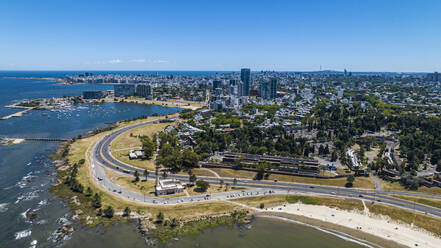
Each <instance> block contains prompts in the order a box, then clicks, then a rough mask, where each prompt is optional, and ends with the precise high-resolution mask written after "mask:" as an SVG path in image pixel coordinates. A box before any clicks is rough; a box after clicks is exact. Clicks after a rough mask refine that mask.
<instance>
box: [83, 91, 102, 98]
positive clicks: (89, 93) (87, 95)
mask: <svg viewBox="0 0 441 248" xmlns="http://www.w3.org/2000/svg"><path fill="white" fill-rule="evenodd" d="M104 97H106V91H98V90H95V91H83V99H101V98H104Z"/></svg>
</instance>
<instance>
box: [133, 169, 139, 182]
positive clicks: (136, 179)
mask: <svg viewBox="0 0 441 248" xmlns="http://www.w3.org/2000/svg"><path fill="white" fill-rule="evenodd" d="M133 175H134V176H135V180H134V181H133V182H139V172H138V171H135V172H134V173H133Z"/></svg>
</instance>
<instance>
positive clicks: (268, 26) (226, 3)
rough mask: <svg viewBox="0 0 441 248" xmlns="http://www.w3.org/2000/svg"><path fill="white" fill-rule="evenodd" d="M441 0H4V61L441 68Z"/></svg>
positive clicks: (46, 65)
mask: <svg viewBox="0 0 441 248" xmlns="http://www.w3.org/2000/svg"><path fill="white" fill-rule="evenodd" d="M440 14H441V1H435V0H433V1H432V0H363V1H362V0H334V1H330V0H329V1H319V0H308V1H306V0H305V1H294V0H291V1H282V0H270V1H259V0H254V1H246V0H243V1H240V0H236V1H230V0H223V1H215V0H210V1H209V0H206V1H193V0H185V1H184V0H180V1H179V0H176V1H168V0H162V1H159V0H158V1H148V0H145V1H111V0H106V1H93V0H89V1H83V0H75V1H68V0H53V1H47V0H39V1H35V0H29V1H24V0H1V1H0V70H239V68H241V67H249V68H251V69H252V70H288V71H304V70H319V69H320V66H321V67H322V69H335V70H343V69H344V68H347V69H348V70H351V71H414V72H418V71H441V16H440Z"/></svg>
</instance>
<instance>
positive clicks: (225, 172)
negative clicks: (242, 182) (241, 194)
mask: <svg viewBox="0 0 441 248" xmlns="http://www.w3.org/2000/svg"><path fill="white" fill-rule="evenodd" d="M210 170H212V171H215V172H216V173H217V174H219V176H221V177H231V178H233V177H237V178H253V177H254V176H255V175H256V172H252V171H244V170H233V169H224V168H210Z"/></svg>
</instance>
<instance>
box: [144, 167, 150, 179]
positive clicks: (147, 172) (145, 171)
mask: <svg viewBox="0 0 441 248" xmlns="http://www.w3.org/2000/svg"><path fill="white" fill-rule="evenodd" d="M148 176H149V171H148V170H144V177H145V180H146V181H147V177H148Z"/></svg>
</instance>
